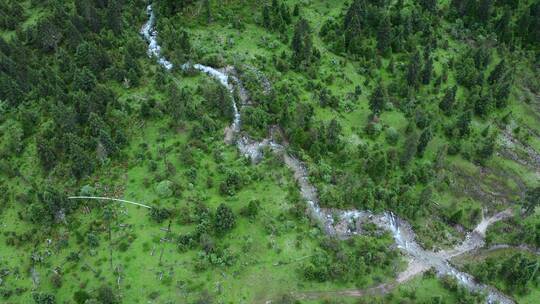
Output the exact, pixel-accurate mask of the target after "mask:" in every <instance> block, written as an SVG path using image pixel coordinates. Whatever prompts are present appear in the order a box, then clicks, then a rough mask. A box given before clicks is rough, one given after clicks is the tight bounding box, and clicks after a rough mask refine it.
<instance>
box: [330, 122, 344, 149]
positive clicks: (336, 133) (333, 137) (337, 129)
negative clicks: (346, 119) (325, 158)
mask: <svg viewBox="0 0 540 304" xmlns="http://www.w3.org/2000/svg"><path fill="white" fill-rule="evenodd" d="M341 130H342V128H341V125H340V124H339V122H338V121H337V120H336V119H335V118H334V119H332V120H331V121H330V124H329V125H328V128H327V130H326V140H327V145H328V150H330V151H336V150H337V149H338V148H339V144H340V136H341Z"/></svg>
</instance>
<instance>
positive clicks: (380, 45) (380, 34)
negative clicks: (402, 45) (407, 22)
mask: <svg viewBox="0 0 540 304" xmlns="http://www.w3.org/2000/svg"><path fill="white" fill-rule="evenodd" d="M391 33H392V25H391V24H390V19H389V18H388V17H387V16H385V17H384V19H383V21H382V24H381V25H380V26H379V29H378V31H377V49H378V50H379V52H380V53H381V54H383V55H386V54H388V52H389V51H390V45H391V42H392V37H391Z"/></svg>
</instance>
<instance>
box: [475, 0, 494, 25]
mask: <svg viewBox="0 0 540 304" xmlns="http://www.w3.org/2000/svg"><path fill="white" fill-rule="evenodd" d="M492 11H493V0H480V2H479V3H478V9H477V15H478V16H477V18H478V21H479V22H480V23H483V24H487V23H488V22H489V20H490V17H491V13H492Z"/></svg>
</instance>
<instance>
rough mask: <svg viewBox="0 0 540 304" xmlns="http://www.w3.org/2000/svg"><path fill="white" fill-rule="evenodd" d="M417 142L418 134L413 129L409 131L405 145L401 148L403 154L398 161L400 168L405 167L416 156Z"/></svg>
mask: <svg viewBox="0 0 540 304" xmlns="http://www.w3.org/2000/svg"><path fill="white" fill-rule="evenodd" d="M418 140H419V138H418V132H417V131H416V128H414V127H413V129H412V130H411V131H410V133H409V135H408V136H407V138H406V139H405V145H404V147H403V152H402V154H401V158H400V160H399V162H400V164H401V166H402V167H405V166H407V165H408V164H409V162H410V161H411V160H412V158H413V157H414V155H415V154H416V152H417V150H418V148H417V147H418Z"/></svg>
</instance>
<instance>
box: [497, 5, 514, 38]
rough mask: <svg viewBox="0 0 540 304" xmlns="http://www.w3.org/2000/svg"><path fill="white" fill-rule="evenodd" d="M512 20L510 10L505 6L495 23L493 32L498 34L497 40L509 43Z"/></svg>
mask: <svg viewBox="0 0 540 304" xmlns="http://www.w3.org/2000/svg"><path fill="white" fill-rule="evenodd" d="M511 20H512V11H511V10H510V9H508V8H507V7H505V8H504V13H503V15H502V16H501V18H499V20H498V21H497V23H496V24H495V33H496V34H497V36H499V40H501V41H502V42H505V43H510V41H511V40H512V29H511V27H510V26H511V25H510V22H511Z"/></svg>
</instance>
